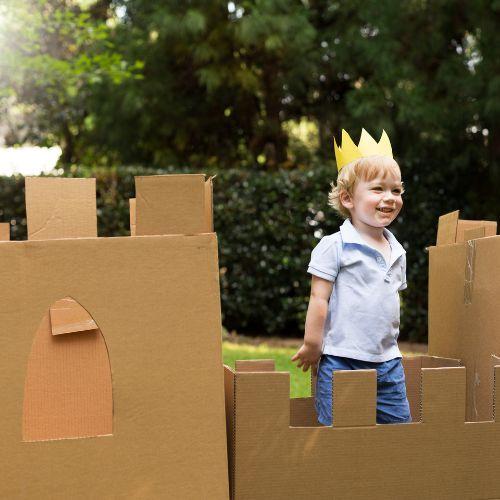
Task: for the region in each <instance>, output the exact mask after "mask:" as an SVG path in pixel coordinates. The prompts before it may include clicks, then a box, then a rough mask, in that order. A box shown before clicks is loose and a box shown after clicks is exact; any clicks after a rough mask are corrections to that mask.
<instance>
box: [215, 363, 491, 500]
mask: <svg viewBox="0 0 500 500" xmlns="http://www.w3.org/2000/svg"><path fill="white" fill-rule="evenodd" d="M412 363H413V364H416V363H420V366H425V365H428V364H431V365H439V364H444V365H447V364H452V363H456V360H449V359H445V360H440V359H438V358H428V357H423V358H422V359H420V360H419V361H413V362H412ZM245 368H246V369H247V370H248V368H249V365H248V363H247V364H246V367H245ZM256 368H257V370H258V371H255V372H249V371H244V372H238V371H234V370H232V369H230V368H228V367H225V387H226V409H227V422H228V450H229V459H230V469H229V473H230V485H231V494H232V498H233V499H236V500H244V499H245V500H246V499H256V498H272V499H273V500H278V499H290V498H339V499H344V498H348V499H367V498H370V499H384V500H387V499H394V500H396V499H398V500H399V499H400V498H405V499H415V500H421V499H437V498H439V499H440V500H441V499H453V500H455V499H457V498H461V499H472V498H474V499H486V498H490V499H491V498H500V475H499V474H497V469H498V464H499V463H500V447H499V446H498V443H499V442H500V423H499V422H495V421H490V422H481V423H468V422H465V420H464V415H465V372H466V369H465V367H456V366H451V367H447V366H445V367H441V368H419V369H418V370H415V371H413V372H411V373H407V377H408V379H409V383H410V385H412V384H420V383H421V394H422V400H421V407H422V420H421V421H414V422H413V423H410V424H399V425H397V424H394V425H376V424H375V422H374V419H373V408H374V406H375V402H374V401H375V397H376V394H375V393H376V389H375V385H374V379H375V373H374V372H371V373H370V371H358V370H355V371H352V372H344V373H343V374H342V376H339V375H340V374H341V372H337V373H336V377H335V378H334V389H333V390H334V391H335V394H337V395H340V394H341V395H342V397H340V398H337V400H335V398H334V400H333V405H334V407H333V415H334V416H335V415H337V416H339V415H341V418H342V422H341V425H339V426H337V425H335V426H333V427H324V426H315V427H311V426H306V425H304V423H306V422H307V421H308V420H313V419H314V408H313V402H312V398H301V399H299V400H295V399H290V398H289V391H290V380H289V374H288V373H285V372H268V371H260V370H259V367H258V365H257V366H256ZM495 373H496V374H497V380H499V379H500V367H496V368H495ZM335 386H337V388H335ZM498 392H500V390H498V389H497V391H495V394H497V393H498ZM492 395H493V392H492V394H491V395H490V396H492ZM370 398H371V399H372V400H371V401H370ZM306 399H309V404H308V405H306V404H305V401H306ZM497 399H499V398H498V397H497ZM360 401H363V403H362V404H361V403H360ZM367 408H368V409H367ZM307 412H309V417H308V416H307V415H306V413H307ZM365 414H366V416H367V417H366V418H365V417H364V416H363V417H361V416H360V415H365ZM368 417H369V418H368Z"/></svg>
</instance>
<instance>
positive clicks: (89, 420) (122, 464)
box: [0, 175, 228, 499]
mask: <svg viewBox="0 0 500 500" xmlns="http://www.w3.org/2000/svg"><path fill="white" fill-rule="evenodd" d="M136 195H137V203H136V209H137V213H136V214H135V218H136V233H137V234H139V235H144V236H137V237H120V238H98V237H97V228H96V203H95V202H96V195H95V180H94V179H58V178H27V179H26V203H27V207H26V208H27V217H28V235H29V239H28V241H11V242H9V241H3V242H1V243H0V262H1V264H2V265H1V266H0V283H1V293H0V325H1V326H0V330H1V332H0V381H1V387H2V410H1V424H0V441H1V442H2V448H3V453H2V457H1V459H0V460H1V472H2V481H1V482H0V497H1V498H9V499H13V498H33V499H35V498H36V499H40V498H50V499H54V498H82V499H83V498H85V499H88V498H141V499H144V498H179V499H180V498H183V499H184V498H188V499H199V498H213V499H215V498H217V499H223V498H227V497H228V476H227V455H226V438H225V417H224V392H223V372H222V356H221V318H220V299H219V281H218V276H219V275H218V261H217V239H216V236H215V234H214V233H213V229H212V220H211V180H210V179H205V177H204V176H202V175H194V176H173V177H152V178H138V179H137V190H136ZM166 206H167V207H168V210H167V212H168V213H166V209H165V207H166ZM179 228H182V231H181V230H179ZM186 228H187V230H186ZM2 234H3V235H4V239H7V238H6V232H5V227H4V233H2Z"/></svg>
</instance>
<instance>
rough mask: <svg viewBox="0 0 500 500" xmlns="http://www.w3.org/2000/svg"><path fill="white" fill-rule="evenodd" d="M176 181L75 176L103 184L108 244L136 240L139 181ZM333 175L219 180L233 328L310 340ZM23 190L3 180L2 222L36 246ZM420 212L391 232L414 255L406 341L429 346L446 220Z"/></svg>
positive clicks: (122, 172)
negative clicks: (312, 271) (429, 252)
mask: <svg viewBox="0 0 500 500" xmlns="http://www.w3.org/2000/svg"><path fill="white" fill-rule="evenodd" d="M187 171H189V170H188V169H184V170H181V169H176V170H175V172H177V173H179V172H187ZM172 172H174V169H162V170H159V169H148V168H142V167H123V168H119V169H111V170H110V169H101V170H99V169H93V170H90V169H86V168H83V167H81V168H74V169H73V170H71V172H70V173H68V174H66V175H70V176H79V177H81V176H94V177H96V178H97V207H98V220H99V235H100V236H118V235H128V234H129V213H128V199H129V198H130V197H133V196H134V175H145V174H153V173H172ZM332 172H333V170H332V167H331V166H317V167H315V168H314V169H310V170H308V171H301V170H278V171H275V172H268V173H264V172H256V171H251V170H236V169H235V170H225V171H222V172H218V173H217V178H216V179H215V181H214V214H215V229H216V231H217V233H218V238H219V250H220V251H219V261H220V262H219V263H220V269H221V273H220V277H221V293H222V310H223V317H224V324H225V326H226V327H227V328H228V329H235V330H237V331H239V332H247V333H254V334H260V335H271V334H273V335H287V336H295V335H297V336H298V335H301V333H302V332H303V324H304V319H305V313H306V309H307V302H308V298H309V282H310V278H309V276H308V275H307V273H306V268H307V264H308V262H309V257H310V252H311V250H312V248H313V247H314V245H315V244H316V243H317V241H318V240H319V238H320V237H321V236H322V235H323V234H330V233H332V232H335V231H337V230H338V227H339V225H340V224H341V223H342V221H341V220H340V219H338V218H337V217H336V216H335V215H334V213H333V212H332V210H331V209H330V208H328V206H327V196H326V194H327V192H328V189H329V183H330V182H331V180H332ZM206 173H209V174H215V173H216V172H206ZM23 188H24V178H22V177H8V178H7V177H3V178H0V220H2V221H11V225H12V237H13V239H23V238H25V237H26V216H25V211H24V193H23ZM407 188H408V185H407ZM409 194H411V189H410V190H409ZM405 196H406V195H405ZM416 212H417V207H412V202H411V196H410V200H409V201H407V206H405V208H404V209H403V212H402V215H401V216H400V218H398V221H397V222H396V223H395V224H394V225H393V227H392V228H391V230H392V231H393V232H394V233H395V234H396V236H397V237H398V239H399V240H400V241H401V242H402V243H403V245H404V246H405V247H406V248H407V250H408V256H407V258H408V273H407V274H408V282H409V288H408V290H407V291H406V292H404V294H403V324H402V338H411V339H412V340H417V339H418V340H425V338H426V319H427V318H426V310H427V291H426V290H427V256H426V253H425V246H426V245H429V244H432V243H433V240H434V237H435V236H434V235H435V225H436V219H437V217H436V216H434V215H432V214H427V215H426V216H424V215H423V214H422V215H420V216H419V217H416V216H414V215H412V213H416ZM409 222H411V223H409Z"/></svg>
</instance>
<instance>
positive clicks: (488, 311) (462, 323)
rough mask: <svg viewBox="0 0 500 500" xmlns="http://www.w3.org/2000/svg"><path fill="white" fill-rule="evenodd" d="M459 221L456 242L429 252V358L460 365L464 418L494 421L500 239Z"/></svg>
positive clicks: (482, 225)
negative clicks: (442, 358)
mask: <svg viewBox="0 0 500 500" xmlns="http://www.w3.org/2000/svg"><path fill="white" fill-rule="evenodd" d="M443 217H445V218H446V217H447V216H443ZM457 221H458V222H457V227H459V225H460V222H461V221H460V220H458V219H457ZM462 222H464V223H466V224H465V226H468V229H465V230H464V231H463V235H464V236H463V237H460V235H457V238H456V241H457V242H448V244H445V245H438V246H435V247H431V248H430V249H429V354H432V355H436V356H448V357H452V358H458V359H460V360H461V361H462V364H463V365H464V366H465V367H466V368H467V391H466V396H467V404H466V418H467V420H469V421H482V420H490V419H491V418H492V412H493V406H492V399H491V394H492V389H493V371H492V361H491V360H492V356H494V355H500V328H499V325H500V308H499V307H498V298H499V296H500V236H493V235H491V233H492V231H493V229H496V222H491V221H462ZM440 224H441V218H440ZM440 231H442V229H441V227H439V228H438V234H439V232H440ZM474 235H476V236H480V235H484V237H478V238H477V239H469V238H470V237H471V236H474ZM438 240H439V238H438ZM499 496H500V495H499Z"/></svg>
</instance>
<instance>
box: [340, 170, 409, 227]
mask: <svg viewBox="0 0 500 500" xmlns="http://www.w3.org/2000/svg"><path fill="white" fill-rule="evenodd" d="M402 192H403V185H402V183H401V178H400V177H399V176H395V175H389V176H386V177H384V178H382V177H376V178H375V179H373V180H371V181H365V180H359V181H358V182H357V183H356V186H355V187H354V192H353V194H352V196H350V195H349V194H348V193H342V196H341V198H340V200H341V202H342V204H343V205H344V206H345V207H346V208H347V209H348V210H349V212H350V213H351V218H352V220H353V222H354V223H356V222H358V223H361V224H366V225H368V226H372V227H386V226H388V225H389V224H390V223H391V222H392V221H393V220H394V219H395V218H396V217H397V215H398V214H399V212H400V210H401V207H402V206H403V199H402V197H401V194H402ZM355 225H356V224H355Z"/></svg>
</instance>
